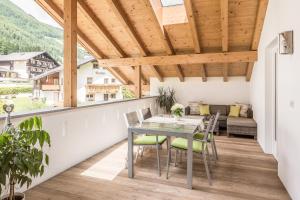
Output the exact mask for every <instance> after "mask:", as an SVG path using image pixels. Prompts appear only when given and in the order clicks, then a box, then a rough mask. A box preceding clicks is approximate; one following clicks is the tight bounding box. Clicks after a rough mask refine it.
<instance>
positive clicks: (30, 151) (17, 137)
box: [0, 116, 50, 200]
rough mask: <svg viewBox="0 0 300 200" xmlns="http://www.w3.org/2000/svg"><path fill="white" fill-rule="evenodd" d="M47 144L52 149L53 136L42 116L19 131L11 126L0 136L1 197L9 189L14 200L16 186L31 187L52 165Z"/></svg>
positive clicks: (21, 125)
mask: <svg viewBox="0 0 300 200" xmlns="http://www.w3.org/2000/svg"><path fill="white" fill-rule="evenodd" d="M45 145H47V146H49V147H50V136H49V134H48V133H47V132H46V131H45V130H43V128H42V119H41V117H37V116H34V117H30V118H28V119H26V120H24V121H23V122H21V123H20V124H19V125H18V126H17V128H15V127H14V126H12V125H10V124H8V126H7V127H6V128H5V129H4V130H3V132H2V133H1V134H0V195H1V193H2V191H3V189H4V188H6V187H7V186H9V200H14V197H15V185H16V184H18V185H19V186H21V187H22V186H23V185H26V186H27V188H28V187H29V186H30V185H31V183H32V178H34V177H37V176H42V175H43V173H44V169H45V166H46V165H48V164H49V156H48V155H47V154H46V153H45V152H44V151H43V147H44V146H45Z"/></svg>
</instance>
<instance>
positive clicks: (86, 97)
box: [77, 57, 123, 103]
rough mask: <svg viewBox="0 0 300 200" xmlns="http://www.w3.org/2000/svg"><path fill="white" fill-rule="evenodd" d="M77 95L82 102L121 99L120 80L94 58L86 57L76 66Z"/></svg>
mask: <svg viewBox="0 0 300 200" xmlns="http://www.w3.org/2000/svg"><path fill="white" fill-rule="evenodd" d="M77 97H78V101H79V102H82V103H85V102H89V103H91V102H99V101H108V100H115V99H122V98H123V97H122V91H121V82H120V81H119V80H118V79H116V78H115V77H114V76H113V75H112V74H111V73H110V72H109V71H107V69H105V68H103V67H100V66H99V65H98V62H97V60H96V59H95V58H93V57H90V58H86V59H84V60H82V61H81V62H80V63H79V64H78V66H77Z"/></svg>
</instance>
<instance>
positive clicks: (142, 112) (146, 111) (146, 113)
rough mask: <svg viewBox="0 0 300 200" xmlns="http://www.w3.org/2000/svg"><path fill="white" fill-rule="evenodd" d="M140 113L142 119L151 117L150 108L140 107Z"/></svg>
mask: <svg viewBox="0 0 300 200" xmlns="http://www.w3.org/2000/svg"><path fill="white" fill-rule="evenodd" d="M140 115H141V117H142V119H143V120H146V119H149V118H151V117H152V113H151V109H150V108H144V109H140Z"/></svg>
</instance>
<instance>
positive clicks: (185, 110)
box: [184, 106, 191, 115]
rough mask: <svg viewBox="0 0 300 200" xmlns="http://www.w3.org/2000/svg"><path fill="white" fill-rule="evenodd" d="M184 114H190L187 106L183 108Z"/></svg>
mask: <svg viewBox="0 0 300 200" xmlns="http://www.w3.org/2000/svg"><path fill="white" fill-rule="evenodd" d="M184 114H185V115H190V114H191V108H190V107H189V106H187V107H185V108H184Z"/></svg>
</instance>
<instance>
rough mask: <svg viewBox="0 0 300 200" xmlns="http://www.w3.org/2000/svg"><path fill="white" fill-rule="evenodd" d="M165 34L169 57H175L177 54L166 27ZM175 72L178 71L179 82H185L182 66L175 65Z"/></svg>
mask: <svg viewBox="0 0 300 200" xmlns="http://www.w3.org/2000/svg"><path fill="white" fill-rule="evenodd" d="M163 34H164V35H165V40H164V41H165V42H166V43H167V47H168V49H169V51H170V53H169V55H175V54H176V53H175V50H174V48H173V45H172V43H171V40H170V37H169V35H168V32H167V30H166V29H165V27H163ZM175 70H176V74H177V76H178V78H179V80H180V81H181V82H183V81H184V74H183V71H182V67H181V65H175Z"/></svg>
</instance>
